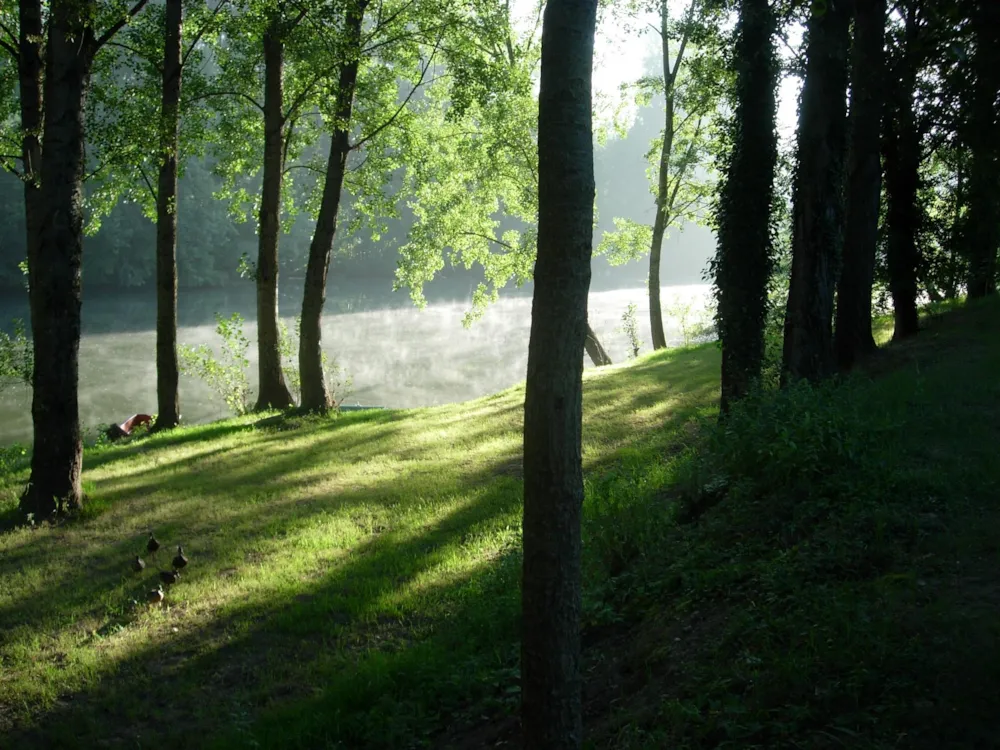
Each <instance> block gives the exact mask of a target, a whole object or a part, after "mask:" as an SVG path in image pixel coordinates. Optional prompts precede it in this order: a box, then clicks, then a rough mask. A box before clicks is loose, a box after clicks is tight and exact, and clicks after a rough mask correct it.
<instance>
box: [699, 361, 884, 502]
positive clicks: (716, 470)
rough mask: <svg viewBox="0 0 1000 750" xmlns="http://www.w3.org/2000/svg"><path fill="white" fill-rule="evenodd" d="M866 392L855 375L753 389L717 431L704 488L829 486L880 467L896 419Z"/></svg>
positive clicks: (748, 493)
mask: <svg viewBox="0 0 1000 750" xmlns="http://www.w3.org/2000/svg"><path fill="white" fill-rule="evenodd" d="M863 396H864V390H863V387H862V385H861V384H860V383H858V382H857V381H856V380H853V379H852V380H848V381H846V382H834V383H828V384H824V385H820V386H812V385H809V384H808V383H806V382H804V381H799V382H795V383H792V384H790V385H789V386H787V387H786V388H785V389H783V390H781V391H780V392H778V393H773V392H768V391H760V392H757V393H755V394H752V395H750V396H747V397H746V398H744V399H742V400H741V401H740V402H738V404H737V405H734V406H733V407H732V409H731V411H730V414H729V415H728V416H727V417H726V419H725V420H724V422H723V423H722V424H721V425H720V426H719V427H718V428H717V429H716V430H715V431H713V432H712V434H711V438H710V439H709V441H708V443H707V446H706V451H705V454H704V456H703V459H702V460H703V461H704V462H705V463H704V465H703V466H702V467H700V471H701V472H707V473H708V475H707V476H702V480H703V481H704V482H705V485H704V486H703V487H702V490H705V489H706V488H708V489H710V490H711V491H713V492H717V491H721V490H723V489H724V490H725V492H727V493H728V494H729V496H730V497H733V498H735V499H737V500H738V501H744V500H747V499H752V498H754V497H757V496H759V495H760V494H761V493H769V494H770V493H777V492H791V493H795V492H805V491H808V492H810V493H813V494H817V493H823V492H825V491H830V490H831V489H832V488H831V487H829V486H828V485H827V482H829V481H831V480H835V481H838V482H839V481H841V480H842V479H844V478H846V477H852V476H855V477H856V476H859V472H864V471H873V472H876V473H877V469H878V461H879V458H880V457H879V455H878V451H877V447H878V446H879V444H880V443H882V442H884V438H882V437H880V436H882V435H884V434H885V433H886V432H887V430H888V429H889V428H892V427H894V426H895V424H894V423H893V422H892V421H887V420H886V419H885V417H884V415H883V411H884V410H879V409H877V408H875V409H873V405H872V404H871V403H870V402H869V401H868V400H867V399H865V398H863ZM873 460H874V461H875V463H874V464H873V463H871V462H872V461H873ZM866 478H867V477H866ZM853 481H854V480H852V483H853Z"/></svg>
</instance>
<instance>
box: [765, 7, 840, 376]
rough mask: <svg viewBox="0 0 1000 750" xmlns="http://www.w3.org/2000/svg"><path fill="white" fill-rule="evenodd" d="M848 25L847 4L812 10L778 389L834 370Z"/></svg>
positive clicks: (799, 131) (800, 119)
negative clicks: (834, 310) (834, 318)
mask: <svg viewBox="0 0 1000 750" xmlns="http://www.w3.org/2000/svg"><path fill="white" fill-rule="evenodd" d="M849 24H850V13H849V11H848V7H847V3H846V2H835V3H823V4H820V3H815V4H813V6H812V11H811V15H810V18H809V23H808V31H807V34H808V43H807V47H806V76H805V80H804V82H803V85H802V99H801V103H800V106H799V128H798V164H797V168H796V173H795V184H794V188H793V191H794V192H793V194H792V274H791V282H790V285H789V288H788V304H787V306H786V308H785V339H784V349H783V362H782V364H783V369H782V383H786V382H788V380H789V379H798V378H806V379H808V380H813V381H815V380H819V379H821V378H824V377H826V376H828V375H830V374H832V373H833V371H834V356H833V294H834V289H835V286H836V282H837V276H836V274H837V271H838V263H839V261H840V250H841V245H842V239H843V237H842V232H843V215H844V202H843V184H844V153H845V149H846V145H847V142H846V136H847V106H846V97H847V68H848V65H847V60H848V49H849V46H850V34H849Z"/></svg>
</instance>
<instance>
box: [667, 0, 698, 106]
mask: <svg viewBox="0 0 1000 750" xmlns="http://www.w3.org/2000/svg"><path fill="white" fill-rule="evenodd" d="M697 6H698V0H691V7H690V8H688V14H687V19H686V23H685V24H684V34H682V35H681V46H680V47H679V48H678V49H677V56H676V57H675V58H674V67H673V69H672V70H671V71H670V88H671V90H673V87H674V82H675V81H676V80H677V72H678V71H679V70H680V67H681V61H682V60H683V59H684V48H685V47H687V43H688V38H689V37H690V36H691V24H692V23H694V11H695V8H696V7H697Z"/></svg>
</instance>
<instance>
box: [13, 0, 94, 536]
mask: <svg viewBox="0 0 1000 750" xmlns="http://www.w3.org/2000/svg"><path fill="white" fill-rule="evenodd" d="M86 10H87V9H86V7H85V6H82V5H81V4H79V3H76V2H74V1H73V0H52V4H51V10H50V13H51V15H50V17H49V34H48V42H47V44H46V48H45V82H44V101H45V114H44V135H43V138H42V142H43V144H44V149H43V152H42V192H43V197H44V206H45V208H44V211H45V213H44V219H43V225H42V231H41V235H40V241H39V246H38V254H37V259H36V260H37V263H36V264H35V266H36V268H35V270H34V272H33V276H34V279H32V282H33V287H34V291H33V292H32V297H33V300H34V303H35V304H34V310H33V311H32V313H33V318H34V320H33V323H32V329H33V331H34V334H35V335H34V354H35V371H34V379H33V383H32V385H33V388H34V395H33V398H32V402H31V416H32V420H33V423H34V446H33V450H32V455H31V478H30V480H29V484H28V487H27V489H26V490H25V491H24V494H23V495H22V496H21V504H20V507H21V510H22V511H23V512H25V513H34V514H35V515H36V516H37V517H47V516H49V515H51V514H52V513H53V512H54V511H55V510H57V508H59V507H62V506H64V505H65V506H66V507H67V508H70V509H72V508H79V507H81V506H82V504H83V495H82V491H81V487H80V470H81V466H82V463H83V445H82V442H81V436H80V413H79V403H78V394H77V387H78V385H79V352H80V305H81V283H80V267H81V261H82V257H83V169H84V106H85V104H86V97H87V88H88V86H89V83H90V71H91V60H92V57H91V55H92V50H91V47H92V43H93V32H92V29H91V28H90V27H89V26H88V25H87V22H88V21H89V20H90V19H89V18H87V13H86Z"/></svg>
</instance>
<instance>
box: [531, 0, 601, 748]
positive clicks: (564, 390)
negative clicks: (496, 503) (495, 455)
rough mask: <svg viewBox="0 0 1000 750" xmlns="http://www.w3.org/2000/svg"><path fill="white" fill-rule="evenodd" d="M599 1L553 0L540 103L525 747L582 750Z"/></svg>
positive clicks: (544, 41)
mask: <svg viewBox="0 0 1000 750" xmlns="http://www.w3.org/2000/svg"><path fill="white" fill-rule="evenodd" d="M596 14H597V2H596V0H586V1H585V2H581V0H549V2H548V4H547V5H546V6H545V16H544V20H543V25H542V67H541V89H540V92H539V96H538V258H537V260H536V261H535V274H534V279H535V292H534V298H533V301H532V309H531V338H530V341H529V343H528V378H527V385H526V388H525V396H524V523H523V539H524V542H523V543H524V563H523V572H522V610H523V615H522V635H521V716H522V726H523V731H524V747H525V748H526V750H543V749H544V750H570V749H571V748H573V749H575V748H579V747H581V744H582V739H583V738H582V733H583V729H582V724H583V720H582V712H581V705H580V607H581V580H580V516H581V509H582V505H583V468H582V458H581V445H580V440H581V429H582V425H581V422H582V412H583V384H582V379H583V359H582V357H581V356H580V350H581V348H582V347H583V344H584V340H585V338H586V334H587V294H588V292H589V290H590V259H591V253H592V249H593V248H592V237H593V233H592V226H593V213H594V190H595V185H594V152H593V140H592V137H593V136H592V123H591V69H592V65H593V53H594V31H595V25H596Z"/></svg>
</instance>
